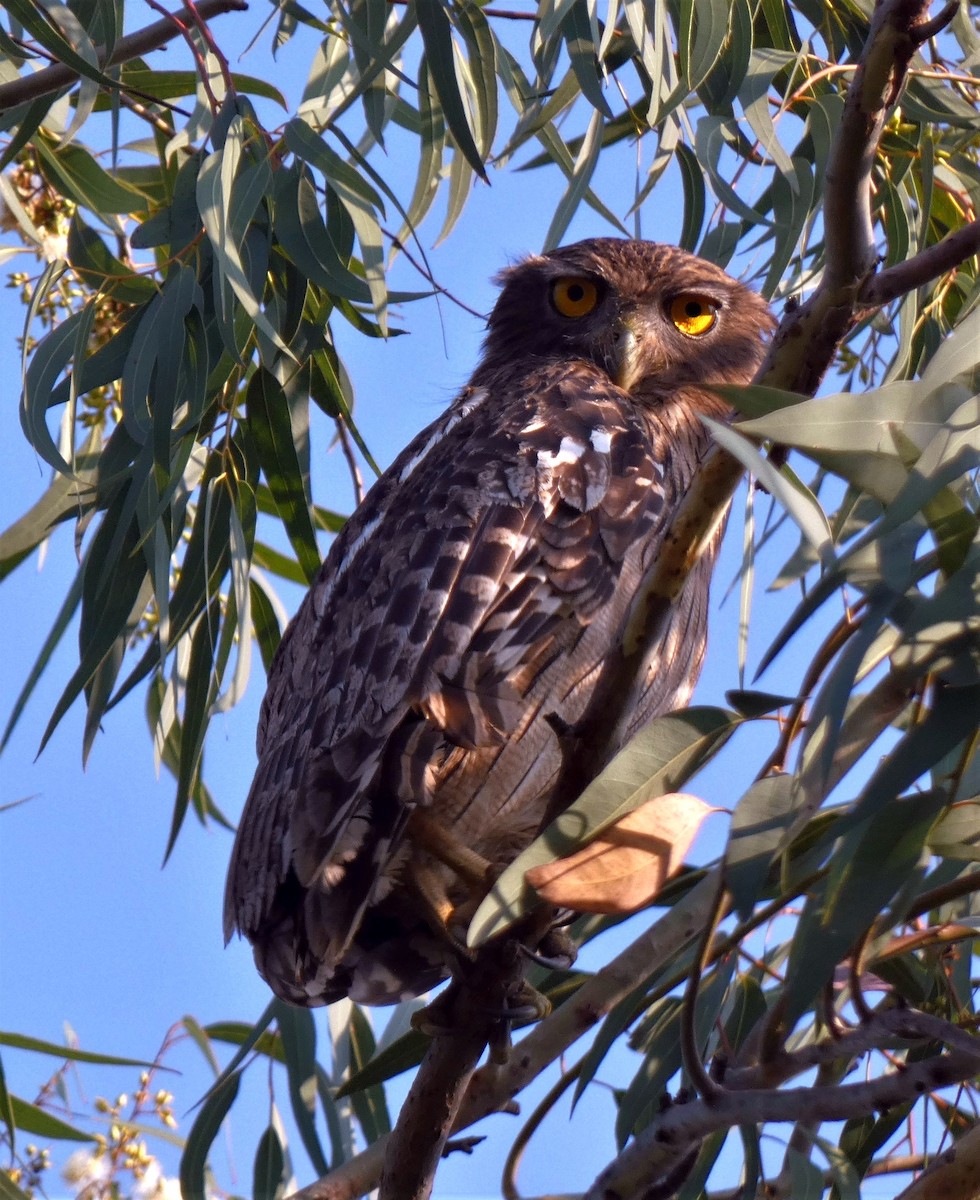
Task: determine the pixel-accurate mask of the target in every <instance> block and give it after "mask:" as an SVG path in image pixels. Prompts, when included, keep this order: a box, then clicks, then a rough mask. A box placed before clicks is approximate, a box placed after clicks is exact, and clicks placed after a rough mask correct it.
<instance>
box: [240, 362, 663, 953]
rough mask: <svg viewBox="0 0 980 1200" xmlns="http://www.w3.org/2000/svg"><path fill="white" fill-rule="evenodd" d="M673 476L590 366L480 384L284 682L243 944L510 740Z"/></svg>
mask: <svg viewBox="0 0 980 1200" xmlns="http://www.w3.org/2000/svg"><path fill="white" fill-rule="evenodd" d="M659 469H660V468H659V464H658V462H657V461H656V448H655V447H654V446H653V445H652V442H651V438H650V434H649V431H648V429H647V427H646V426H645V425H642V424H641V423H640V420H639V419H638V418H637V417H636V416H635V414H633V413H632V412H631V410H630V408H629V406H628V404H627V403H626V401H625V398H624V397H622V395H621V394H620V393H618V392H617V391H616V390H615V389H614V388H613V387H612V386H611V385H610V384H609V382H608V380H604V378H603V377H602V376H601V375H599V374H598V372H596V371H594V370H592V369H590V368H588V367H586V366H585V365H583V364H581V363H572V364H568V365H565V366H561V367H558V366H550V367H542V368H541V369H539V371H538V372H537V373H536V374H535V376H534V377H532V378H528V377H526V376H525V378H524V379H523V380H522V386H521V387H520V388H510V389H507V388H506V387H503V388H501V389H500V390H499V391H498V390H496V389H494V388H489V389H470V390H468V391H467V392H466V393H464V394H463V396H462V397H461V398H460V400H458V401H457V402H456V404H455V405H454V406H453V407H452V408H451V409H450V410H449V411H448V413H447V414H446V415H445V416H444V417H443V418H442V419H441V420H440V421H439V422H437V423H435V424H434V425H433V426H430V427H429V429H428V430H426V431H425V432H424V433H422V434H421V435H420V436H419V437H418V438H417V439H416V440H415V441H414V442H413V443H412V444H411V445H410V446H409V447H408V449H407V450H406V451H405V452H404V453H403V454H402V455H401V456H400V457H399V458H398V459H397V460H396V462H395V463H394V464H393V466H392V467H391V468H390V470H389V471H388V472H387V473H386V474H385V476H383V477H382V479H381V480H379V481H378V483H377V484H376V485H375V486H374V488H372V490H371V492H370V493H369V496H368V498H367V500H366V502H365V503H364V504H363V505H362V506H361V508H360V509H359V510H358V512H357V514H355V517H354V518H352V520H351V521H350V522H349V523H348V525H347V527H346V528H345V531H344V533H343V534H342V535H341V537H340V538H338V540H337V542H336V543H335V545H334V547H333V548H332V550H331V553H330V555H329V557H328V560H327V562H326V563H325V564H324V568H323V570H322V572H321V575H320V576H319V578H318V579H317V581H316V582H315V584H314V586H313V588H312V589H311V591H310V593H309V595H308V596H307V597H306V599H305V601H304V603H303V605H302V606H301V608H300V610H299V612H298V614H297V616H296V618H295V620H294V621H293V623H292V624H291V626H290V628H289V629H288V631H287V633H286V635H285V637H284V639H283V643H282V645H281V647H280V651H279V653H278V655H277V657H276V659H275V661H274V663H273V666H272V669H271V671H270V678H269V686H268V692H267V695H266V700H265V703H264V706H263V713H262V720H261V724H260V731H259V756H260V761H259V767H258V771H257V773H256V777H255V781H254V783H253V786H252V790H251V792H250V795H249V798H248V802H247V805H246V810H245V813H244V815H243V818H242V823H241V827H240V830H239V835H238V838H237V840H236V846H235V851H234V853H233V859H232V866H231V871H230V874H229V883H228V892H227V894H226V914H225V921H226V933H227V934H230V933H231V931H232V929H233V927H234V926H236V925H237V926H238V927H239V928H240V929H242V930H243V931H244V932H246V933H249V934H253V933H255V932H256V931H257V930H258V929H259V928H260V926H261V925H262V924H263V922H264V921H265V920H266V918H267V917H268V915H269V913H270V911H271V910H272V909H273V907H274V901H275V896H276V892H277V890H278V889H279V888H280V887H281V886H283V884H284V883H285V882H287V877H288V876H289V875H290V872H292V873H294V875H295V882H296V883H298V884H299V885H300V886H301V887H302V888H310V887H318V888H319V889H321V890H327V891H330V890H332V889H333V888H335V886H336V885H337V884H338V883H339V882H340V880H341V879H343V878H344V877H345V875H346V874H347V873H348V872H349V871H350V870H357V871H363V870H364V869H365V866H366V865H367V866H369V868H370V871H369V873H370V872H375V873H377V872H378V871H380V870H381V868H382V866H383V858H384V855H385V854H386V853H388V852H389V851H390V849H391V847H392V845H394V843H395V841H396V839H397V835H398V831H399V828H400V822H401V820H403V818H404V814H405V811H406V807H405V802H411V801H413V800H419V799H422V798H423V797H424V795H425V793H426V791H427V790H428V789H430V788H431V785H432V779H431V775H430V774H427V772H429V773H431V770H432V762H433V749H434V747H435V746H436V745H438V744H442V745H443V746H445V747H447V748H452V747H454V746H455V747H463V748H474V747H480V746H487V745H493V744H494V743H496V742H500V741H502V740H505V739H506V738H507V736H508V735H509V733H510V732H511V731H512V730H513V729H514V728H515V726H516V725H517V723H518V721H519V719H520V715H521V712H522V700H523V697H524V695H525V694H526V692H527V690H528V688H529V686H530V682H531V680H532V678H533V674H534V671H535V664H536V663H538V662H540V661H541V658H542V655H544V654H546V651H547V647H548V645H549V642H550V641H551V640H552V639H553V638H554V637H555V634H556V630H558V629H559V628H560V627H562V626H567V624H568V623H569V622H572V623H574V624H575V625H576V626H582V627H584V626H586V625H587V624H588V623H589V622H590V620H591V619H592V616H593V614H594V613H595V612H596V611H597V609H599V607H600V606H601V605H602V604H603V602H604V601H606V600H608V599H609V597H610V596H611V595H612V593H613V591H614V589H615V587H616V581H617V578H618V569H619V565H620V564H621V562H622V560H623V557H624V555H625V554H626V551H627V549H628V547H629V546H630V545H631V544H632V543H633V542H634V541H635V540H636V538H637V537H638V536H639V535H641V533H642V532H643V531H644V530H645V529H646V528H648V527H649V525H650V523H651V522H653V521H654V520H655V519H656V515H657V511H658V508H659V504H658V500H659V501H660V502H661V503H662V496H661V495H660V491H659V489H658V488H657V487H656V486H654V485H655V484H656V482H657V475H656V473H657V471H658V470H659ZM413 772H415V773H414V774H413ZM366 850H369V853H367V854H366V853H365V851H366ZM356 860H360V862H358V861H356ZM359 890H360V892H361V895H360V896H359V898H358V900H357V904H356V908H354V909H352V911H351V914H350V920H351V922H352V923H353V924H355V925H356V923H357V920H358V918H359V915H360V913H361V912H362V911H363V908H364V906H365V905H366V903H367V902H368V898H369V897H368V896H367V895H366V894H364V892H363V889H359Z"/></svg>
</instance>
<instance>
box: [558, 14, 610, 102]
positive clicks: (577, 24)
mask: <svg viewBox="0 0 980 1200" xmlns="http://www.w3.org/2000/svg"><path fill="white" fill-rule="evenodd" d="M561 32H562V36H563V37H564V39H565V46H566V48H567V50H568V57H569V59H570V60H571V63H572V70H573V71H574V72H575V78H576V79H577V80H578V83H579V87H580V88H581V89H582V95H583V96H584V97H585V98H586V100H588V102H589V103H590V104H591V105H592V107H593V108H594V109H596V110H597V111H598V112H600V113H601V114H602V116H603V117H605V118H606V120H608V121H611V120H612V118H613V114H612V109H611V108H610V107H609V104H608V102H607V100H606V97H605V96H604V95H603V93H602V77H601V75H600V73H599V69H598V67H599V63H598V59H597V58H596V48H595V42H594V41H593V40H592V24H591V22H590V20H589V6H588V4H587V3H586V0H573V3H572V4H571V5H570V6H569V7H568V10H567V12H566V13H565V16H564V18H563V19H562V22H561Z"/></svg>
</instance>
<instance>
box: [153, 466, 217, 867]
mask: <svg viewBox="0 0 980 1200" xmlns="http://www.w3.org/2000/svg"><path fill="white" fill-rule="evenodd" d="M216 486H218V487H221V486H222V485H221V484H220V483H218V484H216ZM209 500H210V490H209V492H208V496H207V497H206V498H205V505H207V503H208V502H209ZM219 620H220V603H219V601H218V600H217V599H216V600H214V601H213V602H212V604H211V605H210V606H209V607H208V608H207V609H206V610H205V612H204V613H203V614H202V615H201V617H200V618H199V620H198V622H197V628H196V629H195V630H194V633H193V636H192V637H191V652H190V658H189V660H188V664H187V678H186V680H185V682H184V711H183V719H182V720H181V724H180V742H179V759H178V770H177V794H176V797H175V799H174V811H173V817H172V818H171V822H170V833H169V835H168V837H167V845H166V848H165V849H164V852H163V861H164V863H166V862H167V860H168V859H169V858H170V855H171V852H172V851H173V848H174V846H175V845H176V843H177V835H178V834H179V833H180V830H181V827H182V825H183V823H184V817H185V816H186V815H187V806H188V804H189V803H190V800H191V794H192V792H193V789H194V785H195V784H196V783H197V781H198V778H199V771H200V765H201V755H202V753H203V751H204V735H205V733H206V732H207V716H208V709H209V707H210V704H211V699H212V696H213V693H214V688H215V684H214V681H213V667H214V646H215V642H216V640H217V627H218V622H219Z"/></svg>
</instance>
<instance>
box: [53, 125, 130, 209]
mask: <svg viewBox="0 0 980 1200" xmlns="http://www.w3.org/2000/svg"><path fill="white" fill-rule="evenodd" d="M33 145H34V148H35V149H36V150H37V152H38V157H39V160H40V165H41V168H42V170H43V171H44V173H45V174H46V175H47V176H49V177H50V179H51V182H52V183H53V184H54V185H55V187H56V188H57V190H58V191H59V192H61V193H62V195H64V196H66V197H67V198H68V199H69V200H74V201H76V202H77V203H78V204H81V205H83V206H84V207H85V208H87V209H89V211H90V212H92V213H94V214H95V215H96V216H100V215H102V214H104V213H125V214H130V213H140V212H146V211H147V209H148V207H149V202H148V200H147V198H146V196H144V195H143V193H142V192H140V191H138V190H137V189H136V188H132V187H129V186H128V185H127V184H125V183H122V182H121V181H120V180H119V178H118V177H116V176H114V175H111V174H110V173H109V172H108V171H106V170H104V169H103V168H102V167H101V166H99V164H98V163H97V162H96V160H95V159H94V158H93V157H92V155H91V154H89V152H88V151H87V150H85V149H83V148H82V147H81V146H76V145H75V144H74V143H72V144H70V145H68V146H61V147H58V148H55V147H54V146H53V145H52V144H51V143H50V142H49V141H48V140H47V139H46V138H44V137H42V136H39V137H37V138H35V139H34V142H33Z"/></svg>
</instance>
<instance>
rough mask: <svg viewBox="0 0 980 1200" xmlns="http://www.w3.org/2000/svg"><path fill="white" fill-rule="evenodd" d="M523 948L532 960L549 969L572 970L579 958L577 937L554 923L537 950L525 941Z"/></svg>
mask: <svg viewBox="0 0 980 1200" xmlns="http://www.w3.org/2000/svg"><path fill="white" fill-rule="evenodd" d="M521 950H522V952H523V953H524V955H525V956H526V957H527V958H529V959H530V960H531V962H533V963H537V964H538V966H539V967H544V968H545V970H547V971H570V970H571V969H572V967H573V966H574V965H575V960H576V958H578V946H576V944H575V939H574V938H572V937H571V936H570V935H569V933H568V932H567V930H565V929H564V928H562V927H561V926H559V925H552V927H551V928H550V929H549V930H548V931H547V933H545V935H544V937H543V938H542V939H541V941H540V942H539V943H538V947H537V949H536V950H532V949H531V947H530V946H527V945H525V944H524V943H523V942H522V943H521Z"/></svg>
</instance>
